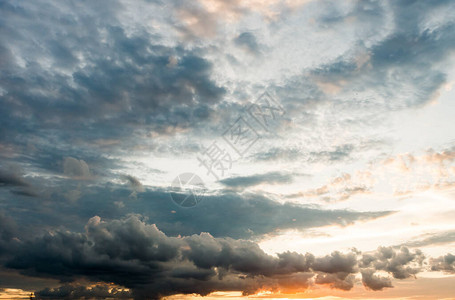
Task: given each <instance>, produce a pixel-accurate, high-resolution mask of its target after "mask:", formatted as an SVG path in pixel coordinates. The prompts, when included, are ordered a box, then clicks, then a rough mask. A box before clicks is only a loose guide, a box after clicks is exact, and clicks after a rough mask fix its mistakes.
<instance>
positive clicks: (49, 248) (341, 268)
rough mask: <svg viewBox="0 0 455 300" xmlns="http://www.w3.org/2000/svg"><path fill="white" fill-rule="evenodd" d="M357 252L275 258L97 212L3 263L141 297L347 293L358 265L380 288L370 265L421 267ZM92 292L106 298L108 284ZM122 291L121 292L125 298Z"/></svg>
mask: <svg viewBox="0 0 455 300" xmlns="http://www.w3.org/2000/svg"><path fill="white" fill-rule="evenodd" d="M359 254H360V253H359V252H356V253H354V252H351V253H347V254H343V253H340V252H333V253H332V254H330V255H327V256H323V257H315V256H314V255H312V254H309V253H307V254H298V253H295V252H283V253H279V254H277V256H276V257H275V256H271V255H268V254H266V253H265V252H264V251H263V250H261V249H260V248H259V246H258V245H257V244H255V243H253V242H250V241H245V240H234V239H232V238H214V237H213V236H211V235H210V234H208V233H202V234H200V235H192V236H185V237H169V236H166V235H165V234H164V233H163V232H161V231H160V230H159V229H158V228H157V227H156V226H155V225H148V224H146V223H145V222H143V221H141V220H140V218H139V217H138V216H129V217H127V218H124V219H122V220H112V221H103V220H101V219H100V218H99V217H93V218H91V219H90V220H89V222H88V223H87V225H86V226H85V232H84V233H74V232H69V231H55V232H54V233H52V234H46V235H44V236H42V237H36V238H34V239H32V240H27V241H23V242H21V246H20V249H19V250H16V251H14V252H13V253H12V258H10V259H9V260H8V261H7V263H6V266H7V267H9V268H13V269H17V270H21V272H22V273H23V274H26V275H32V276H45V277H46V276H47V277H49V278H56V279H60V280H64V281H74V280H76V279H78V278H83V279H87V280H90V281H94V282H100V281H101V282H106V283H110V282H112V283H114V284H117V285H119V286H123V287H126V288H128V289H131V291H132V294H133V296H134V297H135V298H137V299H142V298H150V297H151V298H158V297H162V296H166V295H172V294H177V293H199V294H201V295H207V294H208V293H210V292H212V291H215V290H241V291H243V292H244V293H245V294H250V293H254V292H255V291H257V290H259V289H266V290H275V289H281V290H283V291H286V289H288V288H293V287H294V284H295V285H297V286H298V285H300V286H301V288H302V287H303V288H305V287H308V286H310V285H312V284H325V285H329V286H331V287H333V288H338V289H343V290H349V289H351V288H352V287H353V285H354V276H353V275H354V274H356V273H358V272H359V267H360V268H362V269H361V272H362V276H363V282H364V284H365V285H366V286H367V287H368V288H371V289H376V290H378V289H382V288H384V287H390V286H391V285H390V284H389V283H390V280H385V279H379V277H376V276H373V271H372V270H383V271H386V272H388V273H390V274H392V275H393V277H395V278H398V279H403V278H407V277H409V276H410V275H411V274H412V275H414V274H416V273H417V272H418V271H420V269H418V268H416V269H415V270H416V271H414V269H413V271H409V270H410V267H409V265H410V264H413V263H415V264H417V265H420V266H421V261H420V258H421V253H420V252H418V251H416V252H415V253H411V252H409V250H407V249H406V248H402V249H401V250H400V251H394V250H393V249H391V248H384V247H383V248H379V249H378V251H377V252H375V253H372V254H368V255H365V254H364V255H363V256H362V257H360V259H359V258H358V255H359ZM364 267H368V269H365V268H364ZM403 270H406V272H407V273H406V274H404V273H403V272H402V271H403ZM313 278H314V279H313ZM95 290H96V291H98V292H100V293H101V295H105V294H104V293H105V289H104V288H96V289H95ZM92 292H94V291H93V290H90V291H88V290H87V288H81V287H79V288H72V287H69V286H63V287H61V288H58V289H54V290H50V289H47V290H42V291H40V292H38V295H43V297H46V296H48V297H51V296H56V295H63V294H68V295H73V294H72V293H81V294H80V295H83V294H85V293H86V294H90V293H92ZM125 295H126V294H125V293H121V292H119V296H120V297H124V296H125ZM112 296H115V295H112ZM56 297H57V296H56ZM81 297H82V296H81ZM102 297H104V296H102Z"/></svg>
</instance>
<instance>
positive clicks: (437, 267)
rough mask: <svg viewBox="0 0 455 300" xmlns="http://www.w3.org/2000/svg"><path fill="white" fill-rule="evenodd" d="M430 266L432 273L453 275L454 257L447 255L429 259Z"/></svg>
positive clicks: (454, 269)
mask: <svg viewBox="0 0 455 300" xmlns="http://www.w3.org/2000/svg"><path fill="white" fill-rule="evenodd" d="M430 266H431V270H432V271H443V272H446V273H455V255H453V254H451V253H447V254H446V255H444V256H441V257H438V258H434V259H431V260H430Z"/></svg>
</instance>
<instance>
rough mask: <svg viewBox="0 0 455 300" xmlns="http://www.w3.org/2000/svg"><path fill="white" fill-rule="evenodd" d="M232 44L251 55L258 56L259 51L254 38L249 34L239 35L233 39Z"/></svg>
mask: <svg viewBox="0 0 455 300" xmlns="http://www.w3.org/2000/svg"><path fill="white" fill-rule="evenodd" d="M234 43H235V44H236V45H237V46H239V47H242V48H244V49H246V50H247V51H249V52H251V53H253V54H258V53H259V51H260V50H259V44H258V42H257V40H256V37H255V36H254V34H253V33H251V32H243V33H241V34H240V35H239V36H238V37H236V38H235V39H234Z"/></svg>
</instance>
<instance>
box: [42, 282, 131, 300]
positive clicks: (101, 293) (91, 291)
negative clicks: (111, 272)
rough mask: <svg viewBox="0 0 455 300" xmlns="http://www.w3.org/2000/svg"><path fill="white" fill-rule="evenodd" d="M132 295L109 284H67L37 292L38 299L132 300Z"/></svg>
mask: <svg viewBox="0 0 455 300" xmlns="http://www.w3.org/2000/svg"><path fill="white" fill-rule="evenodd" d="M131 296H132V295H131V293H130V292H129V291H125V290H123V289H119V288H117V287H112V286H110V285H107V284H104V285H103V284H97V285H95V286H91V287H87V286H84V285H70V284H66V285H63V286H60V287H58V288H45V289H42V290H40V291H37V292H35V298H36V299H131Z"/></svg>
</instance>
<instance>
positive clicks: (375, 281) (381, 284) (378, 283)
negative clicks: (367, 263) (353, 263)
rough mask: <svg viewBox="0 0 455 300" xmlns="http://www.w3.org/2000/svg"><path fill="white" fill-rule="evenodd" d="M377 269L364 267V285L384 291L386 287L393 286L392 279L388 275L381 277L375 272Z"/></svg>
mask: <svg viewBox="0 0 455 300" xmlns="http://www.w3.org/2000/svg"><path fill="white" fill-rule="evenodd" d="M374 272H375V270H372V269H364V270H362V271H361V274H362V283H363V285H364V286H365V287H366V288H368V289H371V290H373V291H382V290H383V289H384V288H391V287H393V285H392V280H391V279H390V278H388V277H381V276H378V275H375V274H374Z"/></svg>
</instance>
